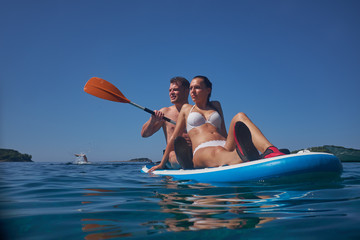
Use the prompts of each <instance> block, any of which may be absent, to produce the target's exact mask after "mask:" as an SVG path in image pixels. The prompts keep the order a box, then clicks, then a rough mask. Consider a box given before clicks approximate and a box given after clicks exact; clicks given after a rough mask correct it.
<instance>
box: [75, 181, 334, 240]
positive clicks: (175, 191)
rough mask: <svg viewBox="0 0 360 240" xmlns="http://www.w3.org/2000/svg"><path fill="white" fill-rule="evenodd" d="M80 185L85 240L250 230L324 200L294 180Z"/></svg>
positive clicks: (300, 212)
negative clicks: (107, 186)
mask: <svg viewBox="0 0 360 240" xmlns="http://www.w3.org/2000/svg"><path fill="white" fill-rule="evenodd" d="M146 184H148V183H146ZM302 186H305V185H302ZM310 186H311V185H310ZM319 187H320V188H321V185H318V186H316V187H315V189H319ZM332 187H335V186H332ZM292 188H294V189H296V190H291V189H292ZM280 189H281V190H280ZM83 190H84V191H86V192H83V193H82V201H81V203H82V206H83V208H81V212H83V213H84V214H88V215H86V216H89V217H83V218H82V219H81V224H82V227H81V230H82V232H84V233H86V236H85V237H84V238H85V239H87V240H95V239H112V238H123V237H133V238H137V236H144V235H149V234H160V233H163V232H188V231H199V230H211V229H220V228H222V229H224V230H225V229H237V230H240V229H254V228H261V227H264V226H265V225H266V224H267V223H269V222H272V221H275V220H281V219H290V218H293V217H295V218H298V217H303V216H309V215H312V216H317V215H318V214H322V213H321V212H324V210H323V209H322V210H321V212H319V211H318V210H316V209H311V208H305V209H304V208H303V207H302V205H305V206H306V205H307V204H309V203H310V204H316V203H317V202H319V203H321V202H324V199H321V198H320V199H316V198H315V197H314V189H312V188H311V187H309V188H307V187H305V188H304V189H299V188H298V187H297V186H296V185H285V187H284V186H281V185H277V186H276V185H270V184H269V185H266V184H264V183H258V184H249V185H243V186H236V185H230V186H222V187H215V186H212V185H209V184H200V183H191V182H181V181H180V182H179V181H172V180H169V179H165V180H164V179H163V180H162V181H161V182H160V183H159V182H158V183H156V184H154V185H143V186H142V187H141V188H113V189H111V190H109V189H102V188H84V189H83ZM315 191H316V190H315ZM103 199H107V200H106V201H105V202H104V201H103ZM294 206H296V207H295V208H294ZM330 211H331V210H330ZM327 214H329V213H327ZM129 218H131V221H129ZM129 222H130V223H129Z"/></svg>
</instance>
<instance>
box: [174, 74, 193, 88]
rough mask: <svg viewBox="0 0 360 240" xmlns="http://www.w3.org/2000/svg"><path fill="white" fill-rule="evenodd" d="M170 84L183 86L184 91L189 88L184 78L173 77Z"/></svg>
mask: <svg viewBox="0 0 360 240" xmlns="http://www.w3.org/2000/svg"><path fill="white" fill-rule="evenodd" d="M170 83H176V84H177V85H179V86H183V87H184V88H185V89H189V87H190V83H189V81H188V80H187V79H186V78H184V77H173V78H172V79H170Z"/></svg>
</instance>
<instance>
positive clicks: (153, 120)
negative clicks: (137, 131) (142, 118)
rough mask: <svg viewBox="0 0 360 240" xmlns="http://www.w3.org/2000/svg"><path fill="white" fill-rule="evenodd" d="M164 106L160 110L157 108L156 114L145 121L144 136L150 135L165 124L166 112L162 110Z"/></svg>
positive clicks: (142, 132) (142, 131) (142, 134)
mask: <svg viewBox="0 0 360 240" xmlns="http://www.w3.org/2000/svg"><path fill="white" fill-rule="evenodd" d="M163 110H164V108H162V109H160V111H157V110H155V111H154V112H155V115H151V117H150V119H149V120H148V121H147V122H146V123H144V125H143V127H142V129H141V136H142V137H150V136H152V135H153V134H154V133H156V132H157V131H159V129H160V128H161V127H162V126H163V124H164V122H165V121H164V119H163V116H164V113H163V112H162V111H163Z"/></svg>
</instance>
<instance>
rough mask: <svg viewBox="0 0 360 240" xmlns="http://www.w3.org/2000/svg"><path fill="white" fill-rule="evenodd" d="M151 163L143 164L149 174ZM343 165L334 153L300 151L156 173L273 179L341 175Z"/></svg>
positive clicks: (198, 177)
mask: <svg viewBox="0 0 360 240" xmlns="http://www.w3.org/2000/svg"><path fill="white" fill-rule="evenodd" d="M151 167H152V166H149V165H147V166H144V167H143V168H142V169H141V171H142V172H144V173H147V172H148V171H149V169H150V168H151ZM341 172H342V164H341V162H340V160H339V159H338V158H337V157H336V156H334V155H333V154H328V153H315V152H314V153H313V152H311V153H297V154H288V155H283V156H278V157H273V158H267V159H260V160H256V161H251V162H246V163H240V164H235V165H229V166H221V167H214V168H203V169H189V170H184V169H180V170H172V169H171V170H169V169H162V170H156V171H154V172H153V174H155V175H159V176H170V177H172V178H173V179H174V180H194V181H197V182H206V183H211V182H214V183H216V182H219V183H220V182H242V181H252V180H256V181H258V180H265V179H271V178H279V177H287V176H296V175H301V174H315V176H316V175H319V176H320V175H321V174H329V175H337V176H340V175H341Z"/></svg>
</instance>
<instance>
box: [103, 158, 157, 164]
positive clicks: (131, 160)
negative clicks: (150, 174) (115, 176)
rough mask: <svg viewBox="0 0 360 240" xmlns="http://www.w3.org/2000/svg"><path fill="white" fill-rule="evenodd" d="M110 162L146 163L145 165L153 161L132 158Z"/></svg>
mask: <svg viewBox="0 0 360 240" xmlns="http://www.w3.org/2000/svg"><path fill="white" fill-rule="evenodd" d="M110 162H146V163H152V162H153V161H152V160H151V159H149V158H133V159H130V160H125V161H110Z"/></svg>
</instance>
